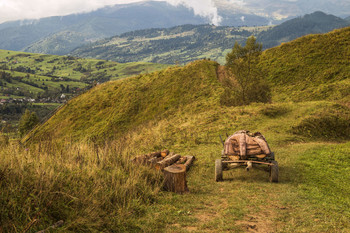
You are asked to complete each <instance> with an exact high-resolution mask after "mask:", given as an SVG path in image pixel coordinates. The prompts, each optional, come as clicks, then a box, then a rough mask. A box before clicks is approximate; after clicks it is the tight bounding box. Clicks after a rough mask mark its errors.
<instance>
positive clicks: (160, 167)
mask: <svg viewBox="0 0 350 233" xmlns="http://www.w3.org/2000/svg"><path fill="white" fill-rule="evenodd" d="M180 157H181V155H173V156H171V157H169V158H165V159H163V160H162V161H159V162H158V163H156V165H155V167H156V169H157V170H163V169H164V168H165V167H167V166H170V165H171V164H173V163H175V162H176V161H177V160H178V159H179V158H180Z"/></svg>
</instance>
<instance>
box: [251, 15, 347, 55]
mask: <svg viewBox="0 0 350 233" xmlns="http://www.w3.org/2000/svg"><path fill="white" fill-rule="evenodd" d="M349 25H350V22H349V21H346V20H345V19H342V18H339V17H336V16H334V15H329V14H325V13H324V12H321V11H316V12H314V13H312V14H307V15H305V16H302V17H298V18H295V19H291V20H288V21H286V22H284V23H282V24H280V25H277V26H276V27H273V28H271V29H270V30H268V31H265V32H262V33H260V35H259V36H258V40H259V41H260V42H262V43H263V45H264V48H272V47H274V46H277V45H280V44H281V43H283V42H288V41H291V40H294V39H296V38H299V37H301V36H304V35H308V34H318V33H325V32H329V31H332V30H334V29H337V28H343V27H346V26H349Z"/></svg>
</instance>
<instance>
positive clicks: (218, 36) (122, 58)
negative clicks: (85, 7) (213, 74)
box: [70, 12, 350, 64]
mask: <svg viewBox="0 0 350 233" xmlns="http://www.w3.org/2000/svg"><path fill="white" fill-rule="evenodd" d="M348 25H350V23H349V22H348V21H346V20H344V19H341V18H339V17H336V16H333V15H327V14H325V13H323V12H314V13H312V14H309V15H305V16H303V17H298V18H295V19H291V20H288V21H286V22H284V23H282V24H280V25H278V26H275V27H268V26H265V27H240V28H237V27H228V26H213V25H183V26H177V27H173V28H169V29H147V30H139V31H133V32H128V33H124V34H122V35H120V36H114V37H111V38H109V39H104V40H101V41H97V42H95V43H91V44H89V45H85V46H82V47H80V48H77V49H76V50H74V51H72V52H71V54H70V55H72V56H77V57H87V58H98V59H106V60H113V61H117V62H135V61H144V62H155V63H164V64H175V63H177V62H178V63H187V62H189V61H193V60H196V59H202V58H210V59H213V60H216V61H218V62H220V63H222V64H223V63H224V62H225V55H226V53H227V52H228V51H229V50H230V49H231V48H232V46H233V44H234V42H235V41H237V42H238V43H240V44H244V42H245V40H246V39H247V38H248V37H249V36H251V35H254V36H255V37H257V38H258V41H259V42H261V43H262V44H263V45H264V47H265V48H270V47H274V46H277V45H279V44H281V43H282V42H287V41H291V40H293V39H296V38H298V37H301V36H304V35H308V34H316V33H325V32H329V31H331V30H333V29H336V28H342V27H346V26H348Z"/></svg>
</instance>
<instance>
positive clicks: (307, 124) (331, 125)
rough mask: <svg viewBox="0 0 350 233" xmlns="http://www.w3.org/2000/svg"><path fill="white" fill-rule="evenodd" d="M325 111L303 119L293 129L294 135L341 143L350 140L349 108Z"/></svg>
mask: <svg viewBox="0 0 350 233" xmlns="http://www.w3.org/2000/svg"><path fill="white" fill-rule="evenodd" d="M345 108H346V107H344V108H340V109H339V108H338V109H334V108H333V109H324V110H323V111H322V112H319V113H316V114H314V115H312V116H309V117H306V118H305V119H303V120H302V121H301V122H300V123H299V124H298V125H297V126H295V127H293V128H292V132H293V133H294V134H298V135H302V136H305V137H308V138H311V139H321V140H326V141H340V140H348V139H350V110H349V109H348V108H346V109H345Z"/></svg>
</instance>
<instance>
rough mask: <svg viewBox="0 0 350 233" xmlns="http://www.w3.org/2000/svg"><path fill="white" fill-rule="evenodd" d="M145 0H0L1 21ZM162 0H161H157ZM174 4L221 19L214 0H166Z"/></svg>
mask: <svg viewBox="0 0 350 233" xmlns="http://www.w3.org/2000/svg"><path fill="white" fill-rule="evenodd" d="M141 1H145V0H0V23H1V22H4V21H10V20H18V19H39V18H43V17H48V16H58V15H68V14H73V13H81V12H89V11H92V10H96V9H98V8H101V7H103V6H106V5H114V4H125V3H133V2H141ZM156 1H161V0H156ZM164 1H167V2H169V3H170V4H172V5H184V6H186V7H188V8H190V9H193V11H194V13H195V14H197V15H200V16H203V17H206V18H208V19H209V20H210V21H211V22H212V23H213V24H216V25H217V24H219V23H220V21H221V18H220V16H219V15H218V11H217V8H216V7H215V5H214V3H213V2H212V0H164Z"/></svg>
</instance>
